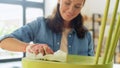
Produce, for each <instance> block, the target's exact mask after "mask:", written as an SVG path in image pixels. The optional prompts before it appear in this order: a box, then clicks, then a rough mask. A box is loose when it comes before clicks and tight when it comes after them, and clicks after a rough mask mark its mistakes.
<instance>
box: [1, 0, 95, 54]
mask: <svg viewBox="0 0 120 68" xmlns="http://www.w3.org/2000/svg"><path fill="white" fill-rule="evenodd" d="M84 3H85V0H58V4H57V7H56V9H55V10H54V12H53V14H52V15H51V16H49V17H48V18H43V17H41V18H38V19H37V20H35V21H33V22H31V23H29V24H27V25H25V26H23V27H21V28H20V29H18V30H16V31H14V32H13V33H11V34H9V35H6V36H4V37H3V38H1V43H0V47H1V48H3V49H6V50H11V51H17V52H26V49H27V50H28V51H29V52H31V53H35V54H38V53H42V54H43V55H46V54H52V53H53V52H55V51H57V50H59V49H60V50H62V51H64V52H67V53H68V54H74V55H87V56H93V55H94V50H93V41H92V37H91V35H90V33H89V32H88V30H87V29H86V28H85V27H84V26H83V18H82V15H81V14H80V11H81V9H82V7H83V6H84ZM31 41H33V42H34V44H29V43H30V42H31ZM29 45H30V46H29Z"/></svg>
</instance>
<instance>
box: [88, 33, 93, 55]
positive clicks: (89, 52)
mask: <svg viewBox="0 0 120 68" xmlns="http://www.w3.org/2000/svg"><path fill="white" fill-rule="evenodd" d="M88 56H94V44H93V38H92V36H91V34H90V32H88Z"/></svg>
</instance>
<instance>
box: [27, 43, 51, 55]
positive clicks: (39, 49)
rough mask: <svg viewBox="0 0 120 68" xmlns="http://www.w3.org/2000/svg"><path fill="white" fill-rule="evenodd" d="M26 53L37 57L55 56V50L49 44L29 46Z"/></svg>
mask: <svg viewBox="0 0 120 68" xmlns="http://www.w3.org/2000/svg"><path fill="white" fill-rule="evenodd" d="M26 51H27V52H30V53H33V54H36V55H37V54H39V53H42V54H43V55H46V54H53V50H52V49H51V48H50V47H49V46H48V45H47V44H30V45H28V46H27V48H26Z"/></svg>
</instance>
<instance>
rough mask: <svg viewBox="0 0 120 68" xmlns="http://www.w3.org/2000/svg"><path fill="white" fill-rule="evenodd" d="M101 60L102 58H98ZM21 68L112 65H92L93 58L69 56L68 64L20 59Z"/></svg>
mask: <svg viewBox="0 0 120 68" xmlns="http://www.w3.org/2000/svg"><path fill="white" fill-rule="evenodd" d="M100 59H102V58H100ZM22 68H113V63H108V64H101V61H99V64H97V65H94V57H90V56H77V55H69V56H68V62H53V61H43V60H33V59H28V58H23V59H22Z"/></svg>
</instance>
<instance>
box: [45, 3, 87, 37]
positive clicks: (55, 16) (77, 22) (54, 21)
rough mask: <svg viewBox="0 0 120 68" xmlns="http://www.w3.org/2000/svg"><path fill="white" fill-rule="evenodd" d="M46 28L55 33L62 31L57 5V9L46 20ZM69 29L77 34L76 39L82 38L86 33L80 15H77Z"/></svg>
mask: <svg viewBox="0 0 120 68" xmlns="http://www.w3.org/2000/svg"><path fill="white" fill-rule="evenodd" d="M46 22H47V25H48V27H49V28H50V29H51V30H52V31H53V32H55V33H61V32H62V31H63V27H64V23H63V22H64V20H63V19H62V17H61V15H60V12H59V4H57V8H56V9H54V11H53V13H52V15H50V16H49V17H48V18H47V19H46ZM70 26H71V28H74V29H75V31H76V32H77V36H78V38H84V37H85V33H86V32H87V31H88V30H87V29H86V28H85V27H84V26H83V17H82V15H81V14H78V16H77V17H75V18H74V19H73V20H72V21H71V23H70Z"/></svg>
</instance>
